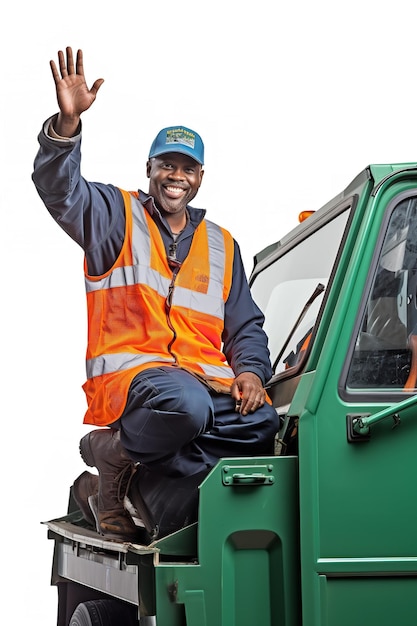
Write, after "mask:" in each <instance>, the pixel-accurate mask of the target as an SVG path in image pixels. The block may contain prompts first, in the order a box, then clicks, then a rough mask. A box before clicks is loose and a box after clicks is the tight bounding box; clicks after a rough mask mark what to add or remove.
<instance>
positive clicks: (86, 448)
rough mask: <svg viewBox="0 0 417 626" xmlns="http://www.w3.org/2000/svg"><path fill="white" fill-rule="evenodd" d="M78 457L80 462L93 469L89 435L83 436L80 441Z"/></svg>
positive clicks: (93, 463)
mask: <svg viewBox="0 0 417 626" xmlns="http://www.w3.org/2000/svg"><path fill="white" fill-rule="evenodd" d="M80 455H81V458H82V460H83V461H84V463H85V464H86V465H88V466H89V467H95V466H96V465H95V461H94V454H93V451H92V449H91V446H90V433H88V434H87V435H84V437H83V438H82V439H81V440H80Z"/></svg>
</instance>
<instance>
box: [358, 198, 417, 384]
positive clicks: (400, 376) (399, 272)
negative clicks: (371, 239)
mask: <svg viewBox="0 0 417 626" xmlns="http://www.w3.org/2000/svg"><path fill="white" fill-rule="evenodd" d="M416 285H417V198H415V197H413V198H407V199H405V200H403V201H401V202H400V203H399V204H398V205H397V206H396V207H395V209H394V210H393V212H392V214H391V217H390V220H389V223H388V227H387V230H386V234H385V237H384V242H383V245H382V249H381V253H380V256H379V259H378V263H377V267H376V271H375V276H374V278H373V282H372V286H371V290H370V294H369V298H368V300H367V303H366V307H365V311H364V314H363V318H362V322H361V325H360V329H359V332H358V335H357V338H356V343H355V350H354V354H353V358H352V362H351V364H350V368H349V371H348V376H347V388H348V389H352V390H353V389H354V390H356V389H366V390H368V391H369V390H370V389H373V390H375V391H378V390H404V389H414V388H415V386H416V378H417V376H415V375H414V374H413V371H411V372H410V367H411V363H412V350H411V349H410V348H411V347H412V346H413V344H414V343H415V342H416V339H415V338H414V337H415V336H416V335H417V307H416ZM415 350H416V362H415V364H416V366H417V345H416V348H415Z"/></svg>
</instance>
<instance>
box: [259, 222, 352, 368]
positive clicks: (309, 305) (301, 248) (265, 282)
mask: <svg viewBox="0 0 417 626" xmlns="http://www.w3.org/2000/svg"><path fill="white" fill-rule="evenodd" d="M348 216H349V211H348V210H345V211H343V213H340V214H339V215H337V216H336V217H334V218H333V219H331V221H328V222H327V223H325V224H324V225H323V224H320V225H319V226H318V227H317V229H316V230H314V231H313V232H311V231H310V232H308V233H307V234H306V236H305V238H304V239H301V241H300V240H296V241H295V243H294V245H293V246H292V247H291V246H289V247H288V248H285V247H284V249H283V252H282V253H281V254H280V255H278V256H277V259H276V260H275V261H274V262H273V263H272V264H271V265H269V266H268V267H266V268H265V269H264V270H263V271H262V272H260V273H259V274H258V275H257V276H256V278H255V280H254V281H253V284H252V286H251V289H252V294H253V297H254V299H255V301H256V303H257V304H258V306H259V307H260V308H261V310H262V311H263V313H264V315H265V325H264V329H265V332H266V333H267V335H268V341H269V350H270V352H271V362H272V363H273V364H274V371H273V374H278V373H280V372H283V371H285V370H288V369H289V368H292V367H294V366H295V365H297V364H298V363H299V362H300V358H301V355H302V353H303V349H304V348H305V347H306V345H307V343H308V341H309V338H310V336H311V332H312V329H313V327H314V325H315V322H316V319H317V316H318V313H319V310H320V306H321V303H322V301H323V297H324V294H325V291H326V289H327V286H328V282H329V277H330V274H331V271H332V268H333V265H334V263H335V260H336V255H337V252H338V249H339V246H340V243H341V240H342V236H343V232H344V229H345V226H346V222H347V219H348ZM319 285H320V287H318V286H319Z"/></svg>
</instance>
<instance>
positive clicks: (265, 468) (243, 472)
mask: <svg viewBox="0 0 417 626" xmlns="http://www.w3.org/2000/svg"><path fill="white" fill-rule="evenodd" d="M273 469H274V466H273V465H233V466H231V465H224V466H223V467H222V481H223V485H226V486H242V485H246V486H257V485H273V484H274V482H275V477H274V476H273V475H272V474H271V472H272V470H273ZM254 470H256V471H254Z"/></svg>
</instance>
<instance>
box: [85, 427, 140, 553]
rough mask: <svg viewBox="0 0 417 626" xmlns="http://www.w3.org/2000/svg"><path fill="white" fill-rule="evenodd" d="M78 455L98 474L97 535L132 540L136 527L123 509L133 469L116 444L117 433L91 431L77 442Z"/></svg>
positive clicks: (118, 442)
mask: <svg viewBox="0 0 417 626" xmlns="http://www.w3.org/2000/svg"><path fill="white" fill-rule="evenodd" d="M80 454H81V456H82V458H83V460H84V462H85V463H86V464H87V465H89V466H90V467H96V468H97V469H98V472H99V488H98V500H97V503H98V511H97V526H98V528H97V530H98V532H100V533H102V534H103V535H104V536H105V537H106V538H108V539H114V540H116V541H135V540H136V539H137V536H138V533H137V528H136V526H135V523H134V522H133V520H132V517H131V516H130V514H129V513H128V511H126V509H125V507H124V498H125V495H126V493H127V490H128V488H129V485H130V481H131V478H132V476H133V474H134V472H135V467H134V464H133V461H132V459H131V458H130V457H129V456H128V455H127V452H126V450H125V449H124V448H123V446H122V444H121V443H120V431H119V430H115V429H113V428H100V429H98V430H92V431H91V432H90V433H88V434H87V435H85V436H84V437H83V438H82V439H81V441H80Z"/></svg>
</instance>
